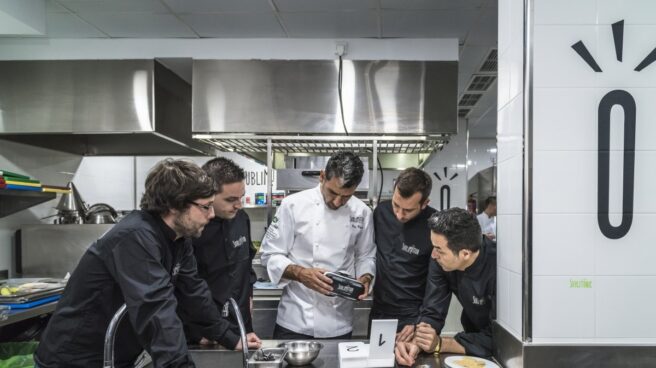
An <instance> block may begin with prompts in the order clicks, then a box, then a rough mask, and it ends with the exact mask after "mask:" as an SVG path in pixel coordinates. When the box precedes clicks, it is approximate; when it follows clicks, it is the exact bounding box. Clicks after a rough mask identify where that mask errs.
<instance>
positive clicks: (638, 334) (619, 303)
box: [595, 249, 656, 338]
mask: <svg viewBox="0 0 656 368" xmlns="http://www.w3.org/2000/svg"><path fill="white" fill-rule="evenodd" d="M617 251H618V253H619V252H623V250H619V249H618V250H617ZM619 273H620V272H616V273H615V276H599V277H597V278H596V279H595V282H596V286H595V288H596V289H595V290H596V291H595V293H596V298H595V305H596V311H597V313H596V333H597V336H598V337H601V338H645V337H651V338H653V337H654V331H656V318H652V316H653V313H654V304H656V277H655V276H646V277H630V276H618V274H619Z"/></svg>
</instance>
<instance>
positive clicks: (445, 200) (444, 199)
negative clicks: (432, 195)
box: [433, 166, 458, 211]
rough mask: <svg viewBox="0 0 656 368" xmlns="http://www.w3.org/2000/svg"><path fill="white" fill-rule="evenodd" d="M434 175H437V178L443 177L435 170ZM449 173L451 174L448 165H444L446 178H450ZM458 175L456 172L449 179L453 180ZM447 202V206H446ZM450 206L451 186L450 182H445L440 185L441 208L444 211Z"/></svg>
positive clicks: (440, 179)
mask: <svg viewBox="0 0 656 368" xmlns="http://www.w3.org/2000/svg"><path fill="white" fill-rule="evenodd" d="M433 175H435V177H436V178H437V180H439V181H442V178H441V177H440V175H439V174H438V173H437V171H436V172H434V173H433ZM448 175H449V174H448V170H447V168H446V166H444V179H445V180H446V179H447V178H448ZM457 177H458V173H455V174H453V175H451V177H450V178H448V180H449V181H451V180H453V179H455V178H457ZM445 204H446V206H445ZM449 208H451V187H450V186H449V185H448V184H444V185H442V186H441V187H440V210H441V211H444V210H448V209H449Z"/></svg>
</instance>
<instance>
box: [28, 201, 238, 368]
mask: <svg viewBox="0 0 656 368" xmlns="http://www.w3.org/2000/svg"><path fill="white" fill-rule="evenodd" d="M174 239H175V232H174V231H173V230H172V229H171V228H169V227H168V226H167V225H166V224H165V223H164V221H163V220H162V219H161V217H160V216H158V215H156V214H151V213H148V212H145V211H134V212H132V213H131V214H129V215H128V216H127V217H125V218H124V219H123V220H122V221H121V222H119V223H118V224H117V225H116V226H114V227H113V228H112V229H111V230H109V231H108V232H107V233H105V234H104V235H103V236H102V237H101V238H100V239H98V240H97V241H96V242H94V243H93V244H92V245H91V246H90V247H89V249H88V250H87V251H86V252H85V253H84V255H83V256H82V259H81V260H80V263H79V264H78V266H77V268H76V269H75V271H74V272H73V275H72V276H71V278H70V279H69V281H68V284H67V285H66V288H65V290H64V295H63V296H62V298H61V300H60V301H59V303H57V309H56V310H55V312H54V314H53V316H52V318H51V319H50V322H49V324H48V326H47V327H46V330H45V331H44V333H43V336H42V337H41V343H40V344H39V346H38V348H37V351H36V353H35V360H36V362H37V364H38V365H39V366H40V367H43V368H59V367H67V368H69V367H70V368H73V367H80V368H81V367H85V368H86V367H101V366H102V362H103V343H104V337H105V331H106V329H107V326H108V325H109V321H110V320H111V318H112V316H113V315H114V313H115V312H116V311H117V309H118V308H119V307H120V306H121V305H122V304H123V303H126V304H127V316H126V318H124V320H123V322H122V323H121V324H120V325H119V328H118V331H117V335H116V339H115V341H116V343H115V363H116V366H117V367H132V365H133V363H134V360H135V359H136V357H137V356H138V354H139V353H140V352H141V350H142V348H145V349H146V350H147V351H148V352H149V353H150V355H151V356H152V358H153V362H154V366H155V367H194V363H193V362H192V360H191V358H190V356H189V354H188V352H187V343H186V340H185V335H184V333H183V328H182V322H181V321H180V319H179V318H178V315H177V314H176V308H177V307H180V308H182V309H185V310H187V311H188V313H189V314H190V315H193V316H195V319H196V320H197V323H199V324H202V325H203V326H204V327H205V328H206V331H207V336H209V337H212V338H214V339H216V340H221V339H223V338H226V337H229V335H231V334H232V332H230V331H229V330H228V328H229V324H228V323H227V322H226V321H225V320H224V319H222V318H221V317H220V314H219V311H218V310H217V308H216V305H215V304H214V303H212V299H211V295H210V292H209V290H208V288H207V284H206V283H205V282H204V281H203V280H201V279H200V278H198V275H197V272H196V261H195V259H194V257H193V250H192V246H191V240H190V239H185V238H180V239H178V240H174ZM126 320H128V321H129V323H128V322H127V321H126ZM234 339H235V340H236V336H234Z"/></svg>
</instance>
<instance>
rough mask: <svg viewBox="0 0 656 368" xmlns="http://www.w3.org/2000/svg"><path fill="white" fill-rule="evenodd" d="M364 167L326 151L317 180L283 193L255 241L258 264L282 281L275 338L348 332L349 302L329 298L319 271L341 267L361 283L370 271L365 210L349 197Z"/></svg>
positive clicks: (372, 251) (370, 236) (371, 248)
mask: <svg viewBox="0 0 656 368" xmlns="http://www.w3.org/2000/svg"><path fill="white" fill-rule="evenodd" d="M363 174H364V168H363V165H362V161H361V160H360V158H358V157H357V156H355V155H354V154H353V153H351V152H341V151H340V152H336V153H334V154H333V155H332V156H331V157H330V159H329V160H328V163H327V164H326V168H325V170H322V171H321V174H320V177H319V178H320V184H319V185H318V186H317V187H316V188H313V189H308V190H304V191H302V192H299V193H295V194H292V195H290V196H288V197H286V198H285V199H284V200H283V201H282V204H281V206H280V207H279V208H278V211H277V212H276V216H275V217H274V218H273V221H272V223H271V225H270V226H269V228H268V230H267V233H266V235H265V236H264V240H263V242H262V264H263V265H265V266H266V268H267V272H268V274H269V277H270V278H271V281H272V282H273V283H274V284H278V286H281V287H284V288H283V293H282V297H281V299H280V305H279V306H278V318H277V320H276V326H275V329H274V331H273V337H274V338H275V339H310V338H334V339H349V338H350V337H351V333H352V330H353V309H354V306H355V302H354V301H351V300H347V299H343V298H340V297H331V296H329V294H330V293H331V292H332V290H333V289H332V286H331V283H332V281H331V279H329V278H328V277H326V276H324V274H323V273H324V272H326V271H332V272H338V271H341V272H345V273H347V274H348V275H350V276H352V277H356V278H357V279H358V281H360V282H362V283H363V284H364V286H365V292H364V293H363V294H362V295H360V296H359V299H360V300H362V299H364V298H365V297H366V296H367V295H368V293H369V287H370V285H371V282H372V281H373V278H374V275H375V271H376V246H375V244H374V233H373V218H372V217H373V216H372V212H371V209H369V207H367V205H365V204H364V203H363V202H362V201H361V200H360V199H358V198H354V197H353V194H354V193H355V189H356V187H357V186H358V184H359V183H360V181H361V180H362V175H363Z"/></svg>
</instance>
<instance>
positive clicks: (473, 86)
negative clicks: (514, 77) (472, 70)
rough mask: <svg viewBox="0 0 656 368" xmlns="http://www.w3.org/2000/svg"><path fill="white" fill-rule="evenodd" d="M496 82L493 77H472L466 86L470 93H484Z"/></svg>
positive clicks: (495, 78)
mask: <svg viewBox="0 0 656 368" xmlns="http://www.w3.org/2000/svg"><path fill="white" fill-rule="evenodd" d="M495 80H497V77H496V76H495V75H474V76H473V77H472V79H471V81H470V82H469V86H467V91H470V92H485V91H487V90H488V89H489V88H490V86H491V85H492V84H493V83H494V81H495Z"/></svg>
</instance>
